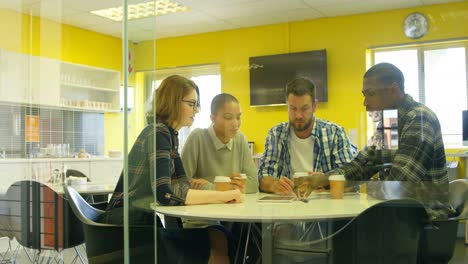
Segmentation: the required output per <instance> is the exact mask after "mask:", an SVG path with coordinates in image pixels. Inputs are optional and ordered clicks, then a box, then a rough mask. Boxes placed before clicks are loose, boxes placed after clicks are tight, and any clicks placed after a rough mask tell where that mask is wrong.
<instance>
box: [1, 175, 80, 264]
mask: <svg viewBox="0 0 468 264" xmlns="http://www.w3.org/2000/svg"><path fill="white" fill-rule="evenodd" d="M7 203H8V208H9V220H8V222H9V228H10V229H11V230H10V232H11V234H12V235H13V236H14V237H15V238H16V240H17V241H18V243H19V244H20V245H21V246H22V247H23V248H24V252H25V253H26V255H27V257H28V258H29V260H30V261H31V262H32V263H36V262H38V261H39V258H40V252H41V251H43V250H55V251H57V252H60V251H62V250H63V249H68V248H74V250H75V252H76V254H77V255H76V257H75V259H73V261H72V262H73V263H74V262H76V261H77V260H78V259H79V260H80V261H81V263H85V261H84V260H83V258H82V257H81V254H80V252H79V251H78V249H77V248H76V246H78V245H81V244H83V242H84V236H83V231H82V229H81V225H80V222H79V221H78V219H77V218H76V217H75V215H74V214H73V213H72V211H71V209H70V207H69V205H68V202H67V201H66V200H65V199H64V198H63V197H62V195H60V194H58V193H57V192H55V191H54V190H53V189H51V188H50V187H48V186H47V185H44V184H41V183H39V182H35V181H19V182H16V183H14V184H12V185H11V186H10V187H9V188H8V191H7ZM26 248H29V249H32V250H34V254H33V255H32V256H31V255H30V254H29V252H28V251H27V250H26ZM56 259H57V258H56ZM62 261H63V260H62Z"/></svg>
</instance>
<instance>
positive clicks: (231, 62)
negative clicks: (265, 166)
mask: <svg viewBox="0 0 468 264" xmlns="http://www.w3.org/2000/svg"><path fill="white" fill-rule="evenodd" d="M414 11H418V12H423V13H424V14H426V16H427V17H428V18H429V21H430V31H429V33H428V34H427V36H425V37H424V38H422V39H420V40H419V41H429V40H439V39H449V38H461V37H466V36H468V26H467V25H468V3H467V2H462V3H454V4H446V5H434V6H429V7H420V8H411V9H403V10H394V11H386V12H377V13H370V14H364V15H354V16H346V17H335V18H325V19H316V20H309V21H303V22H293V23H285V24H276V25H269V26H261V27H252V28H243V29H237V30H229V31H222V32H214V33H206V34H199V35H192V36H184V37H177V38H167V39H161V40H157V41H156V65H157V67H158V68H165V67H175V66H183V65H193V64H204V63H213V62H218V63H220V64H221V70H222V90H223V92H228V93H232V94H233V95H235V96H236V97H237V98H239V100H240V102H241V105H242V110H243V124H242V128H241V130H242V131H243V132H244V133H245V134H246V136H247V138H248V139H249V140H250V141H255V152H256V153H257V152H263V148H264V147H263V144H264V141H265V137H266V134H267V131H268V129H269V128H271V127H272V126H274V125H275V124H277V123H278V122H281V121H286V120H287V113H286V107H284V106H276V107H255V108H254V107H250V106H249V98H250V97H249V72H248V70H246V69H245V68H244V69H245V70H237V71H236V70H233V69H234V68H235V66H247V65H248V59H249V57H250V56H260V55H268V54H279V53H287V52H299V51H307V50H317V49H327V55H328V60H327V62H328V93H329V98H328V102H327V103H321V104H320V105H319V108H318V110H317V116H319V117H322V118H326V119H330V120H332V121H334V122H336V123H338V124H340V125H342V126H344V127H345V128H346V129H351V128H358V129H359V132H360V133H359V134H360V138H359V143H360V145H362V144H363V143H364V142H365V133H363V131H365V129H364V124H365V122H364V120H365V112H364V108H363V107H362V95H361V82H362V75H363V74H364V72H365V69H366V56H365V52H366V49H367V48H369V47H371V46H382V45H391V44H402V43H412V42H414V41H412V40H409V39H407V38H406V37H405V36H404V34H403V30H402V24H403V20H404V18H405V17H406V15H408V14H409V13H410V12H414ZM153 49H154V42H152V41H148V42H142V43H139V44H138V46H136V50H135V51H136V58H135V67H136V69H137V70H146V69H152V68H154V67H152V65H153V60H152V59H151V60H150V58H152V53H153ZM202 107H208V106H202Z"/></svg>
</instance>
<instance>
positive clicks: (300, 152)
mask: <svg viewBox="0 0 468 264" xmlns="http://www.w3.org/2000/svg"><path fill="white" fill-rule="evenodd" d="M311 137H312V135H310V136H309V137H307V138H305V139H302V138H298V137H297V136H296V133H294V130H293V128H290V130H289V155H290V156H291V175H294V173H295V172H308V171H314V140H313V139H312V138H311Z"/></svg>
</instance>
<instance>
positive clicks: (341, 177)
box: [328, 175, 346, 181]
mask: <svg viewBox="0 0 468 264" xmlns="http://www.w3.org/2000/svg"><path fill="white" fill-rule="evenodd" d="M328 180H329V181H345V180H346V179H345V176H344V175H332V176H330V177H328Z"/></svg>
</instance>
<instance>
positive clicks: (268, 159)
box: [258, 127, 283, 192]
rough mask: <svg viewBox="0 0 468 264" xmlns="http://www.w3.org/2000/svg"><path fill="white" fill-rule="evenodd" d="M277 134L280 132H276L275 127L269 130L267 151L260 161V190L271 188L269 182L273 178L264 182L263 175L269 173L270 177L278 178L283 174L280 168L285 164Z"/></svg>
mask: <svg viewBox="0 0 468 264" xmlns="http://www.w3.org/2000/svg"><path fill="white" fill-rule="evenodd" d="M277 134H278V133H276V132H275V127H274V128H272V129H270V131H268V135H267V138H266V141H265V151H264V152H263V156H262V158H261V159H260V161H259V168H258V182H259V183H260V191H264V192H268V190H270V185H269V184H270V182H271V180H267V181H266V183H263V175H268V176H269V177H272V178H273V177H274V178H277V179H279V177H280V176H281V175H279V172H278V169H279V167H281V166H282V165H283V164H282V162H281V161H280V149H279V148H280V146H279V144H280V142H279V135H277ZM265 184H266V185H265ZM264 188H266V189H264Z"/></svg>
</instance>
